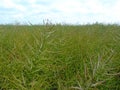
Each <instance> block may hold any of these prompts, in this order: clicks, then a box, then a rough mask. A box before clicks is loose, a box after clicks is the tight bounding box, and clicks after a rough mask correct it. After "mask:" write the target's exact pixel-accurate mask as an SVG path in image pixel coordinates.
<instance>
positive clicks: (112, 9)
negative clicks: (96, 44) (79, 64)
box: [0, 0, 120, 23]
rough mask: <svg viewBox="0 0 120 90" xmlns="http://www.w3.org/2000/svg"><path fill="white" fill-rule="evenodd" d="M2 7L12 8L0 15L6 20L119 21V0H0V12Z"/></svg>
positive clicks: (35, 21) (36, 21)
mask: <svg viewBox="0 0 120 90" xmlns="http://www.w3.org/2000/svg"><path fill="white" fill-rule="evenodd" d="M3 8H6V9H12V10H10V11H6V13H4V14H7V13H8V16H7V15H3V16H1V15H0V17H2V18H3V19H4V20H6V22H7V21H8V22H9V18H12V19H14V20H18V21H19V19H21V21H22V20H23V22H24V20H28V21H31V22H34V23H38V22H40V21H42V20H41V19H46V18H48V19H51V20H52V21H56V22H67V23H76V22H79V23H88V22H91V23H92V22H96V21H98V22H119V21H120V13H119V8H120V0H51V1H50V0H26V1H25V0H22V1H21V0H1V3H0V13H3V12H5V11H3V10H4V9H3ZM10 12H15V13H13V14H11V15H9V14H10ZM6 17H7V19H6Z"/></svg>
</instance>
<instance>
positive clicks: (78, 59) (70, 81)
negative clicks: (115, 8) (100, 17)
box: [0, 24, 120, 90]
mask: <svg viewBox="0 0 120 90" xmlns="http://www.w3.org/2000/svg"><path fill="white" fill-rule="evenodd" d="M0 90H120V26H118V25H102V24H93V25H82V26H71V25H54V26H53V25H46V26H42V25H41V26H39V25H36V26H35V25H31V26H24V25H23V26H17V25H15V26H11V25H1V26H0Z"/></svg>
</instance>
